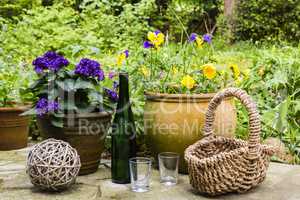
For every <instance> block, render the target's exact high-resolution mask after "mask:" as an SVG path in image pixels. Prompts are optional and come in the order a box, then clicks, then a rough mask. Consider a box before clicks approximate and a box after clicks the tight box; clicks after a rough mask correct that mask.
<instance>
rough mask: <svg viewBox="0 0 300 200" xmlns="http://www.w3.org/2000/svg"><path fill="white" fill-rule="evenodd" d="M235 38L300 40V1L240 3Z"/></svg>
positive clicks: (249, 1) (279, 0)
mask: <svg viewBox="0 0 300 200" xmlns="http://www.w3.org/2000/svg"><path fill="white" fill-rule="evenodd" d="M234 32H235V38H236V39H239V40H248V39H252V40H254V41H256V40H278V39H282V40H287V41H299V39H300V1H299V0H276V1H274V0H247V1H244V0H240V1H239V2H238V4H237V17H236V25H235V30H234Z"/></svg>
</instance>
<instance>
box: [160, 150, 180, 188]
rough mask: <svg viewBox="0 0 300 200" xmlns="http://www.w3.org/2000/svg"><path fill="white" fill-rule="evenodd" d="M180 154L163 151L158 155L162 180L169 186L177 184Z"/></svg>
mask: <svg viewBox="0 0 300 200" xmlns="http://www.w3.org/2000/svg"><path fill="white" fill-rule="evenodd" d="M178 163H179V154H177V153H173V152H163V153H160V154H159V155H158V164H159V173H160V182H161V183H162V184H164V185H167V186H172V185H176V184H177V179H178Z"/></svg>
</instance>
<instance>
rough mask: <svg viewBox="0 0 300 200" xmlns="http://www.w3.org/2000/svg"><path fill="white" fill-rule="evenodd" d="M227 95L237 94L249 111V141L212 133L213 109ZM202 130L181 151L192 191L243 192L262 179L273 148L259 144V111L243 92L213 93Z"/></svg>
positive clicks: (233, 89) (215, 193)
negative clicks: (186, 165) (191, 142)
mask: <svg viewBox="0 0 300 200" xmlns="http://www.w3.org/2000/svg"><path fill="white" fill-rule="evenodd" d="M231 96H234V97H237V98H238V99H239V100H240V101H241V102H242V103H243V104H244V105H245V107H246V108H247V111H248V113H249V129H250V135H249V142H245V141H243V140H238V139H233V138H224V137H220V136H213V130H212V126H213V122H214V118H215V111H216V108H217V106H218V105H219V104H220V103H221V101H222V100H223V99H224V98H226V97H231ZM224 117H226V116H224ZM203 131H204V138H203V139H202V140H200V141H198V142H196V143H195V144H193V145H191V146H189V147H188V148H187V149H186V151H185V160H186V161H187V163H188V170H189V177H190V183H191V185H192V186H193V187H194V188H195V189H196V190H198V191H199V192H201V193H205V194H208V195H211V196H215V195H220V194H225V193H230V192H239V193H243V192H246V191H248V190H250V189H251V188H253V187H255V186H257V185H258V184H259V183H261V182H262V181H263V180H264V178H265V176H266V171H267V168H268V165H269V162H270V157H271V156H272V155H273V153H274V149H273V148H272V147H270V146H267V145H261V144H260V131H261V125H260V119H259V113H258V111H257V108H256V104H255V103H254V102H253V101H252V99H251V98H250V96H249V95H248V94H247V93H246V92H245V91H243V90H241V89H238V88H227V89H225V90H224V91H222V92H219V93H217V94H216V96H215V97H214V98H213V99H212V100H211V101H210V103H209V106H208V110H207V112H206V119H205V125H204V130H203Z"/></svg>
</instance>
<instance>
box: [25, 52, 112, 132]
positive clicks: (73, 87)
mask: <svg viewBox="0 0 300 200" xmlns="http://www.w3.org/2000/svg"><path fill="white" fill-rule="evenodd" d="M32 65H33V66H34V70H35V72H36V73H37V75H38V79H37V80H36V82H35V83H34V84H33V85H32V86H31V87H29V88H28V91H31V92H32V93H33V94H34V102H35V104H34V106H33V108H32V109H31V110H29V111H27V112H25V113H23V115H29V114H36V115H37V116H38V117H43V116H45V115H48V116H51V118H50V119H51V121H52V124H53V125H55V126H57V127H62V126H63V120H62V116H64V115H67V114H70V113H73V114H74V113H87V112H102V111H107V110H111V109H112V108H113V105H112V103H115V102H116V101H117V100H118V94H117V86H116V83H114V80H112V79H113V77H114V76H112V75H110V76H111V79H110V78H105V73H104V71H103V68H102V66H101V64H100V63H99V62H98V61H96V60H92V59H89V58H82V59H81V60H80V61H79V62H77V63H75V64H73V63H71V62H70V61H69V60H68V59H67V58H65V57H64V56H63V55H60V54H58V53H57V52H54V51H48V52H46V53H45V54H44V55H42V56H40V57H37V58H36V59H35V60H33V62H32ZM110 88H112V89H110Z"/></svg>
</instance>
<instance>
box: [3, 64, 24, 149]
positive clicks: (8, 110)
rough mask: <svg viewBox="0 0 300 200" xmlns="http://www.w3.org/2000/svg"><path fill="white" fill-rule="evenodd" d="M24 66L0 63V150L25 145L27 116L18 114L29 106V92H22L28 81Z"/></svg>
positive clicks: (18, 147)
mask: <svg viewBox="0 0 300 200" xmlns="http://www.w3.org/2000/svg"><path fill="white" fill-rule="evenodd" d="M24 74H25V76H24ZM26 74H28V73H27V72H26V71H25V70H24V68H16V67H15V66H8V65H5V64H4V63H0V85H1V87H0V150H12V149H20V148H23V147H26V146H27V138H28V131H29V117H27V116H20V114H21V113H22V112H24V111H26V110H28V109H29V108H30V106H29V105H28V104H26V103H25V102H26V100H27V98H28V97H29V96H30V94H29V93H28V94H26V93H24V87H26V84H28V83H29V81H28V76H26Z"/></svg>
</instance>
